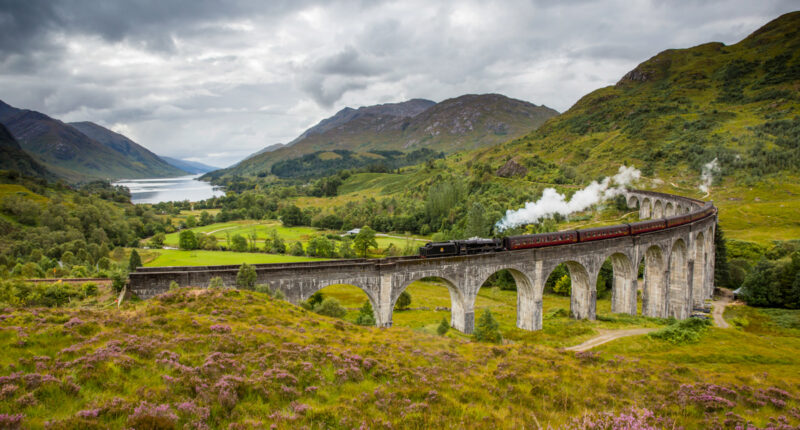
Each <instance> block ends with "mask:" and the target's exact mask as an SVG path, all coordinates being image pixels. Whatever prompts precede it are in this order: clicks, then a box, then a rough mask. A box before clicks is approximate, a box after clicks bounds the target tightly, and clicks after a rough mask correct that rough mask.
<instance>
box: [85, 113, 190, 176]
mask: <svg viewBox="0 0 800 430" xmlns="http://www.w3.org/2000/svg"><path fill="white" fill-rule="evenodd" d="M69 125H71V126H72V127H75V128H77V129H78V131H80V132H81V133H83V134H85V135H87V136H89V137H90V138H92V139H94V140H96V141H98V142H100V143H102V144H103V145H105V146H107V147H108V148H111V149H113V150H114V151H117V152H119V153H120V154H123V155H124V156H126V157H127V158H128V159H129V160H131V161H133V162H134V163H140V164H142V165H144V166H147V167H148V169H149V171H150V172H153V174H154V175H153V176H154V177H167V176H177V175H184V174H186V173H188V172H186V171H184V170H182V169H180V168H178V167H175V166H173V165H172V164H170V163H167V162H166V161H165V160H164V159H162V158H161V157H159V156H158V155H156V154H154V153H152V152H151V151H149V150H148V149H147V148H145V147H143V146H141V145H139V144H138V143H136V142H134V141H133V140H131V139H129V138H127V137H125V136H123V135H121V134H119V133H116V132H113V131H111V130H109V129H107V128H105V127H103V126H100V125H98V124H95V123H93V122H89V121H83V122H71V123H69Z"/></svg>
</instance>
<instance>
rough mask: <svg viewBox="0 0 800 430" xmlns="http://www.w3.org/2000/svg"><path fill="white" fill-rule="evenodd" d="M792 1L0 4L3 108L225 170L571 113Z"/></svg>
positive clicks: (2, 0)
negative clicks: (415, 112) (428, 130)
mask: <svg viewBox="0 0 800 430" xmlns="http://www.w3.org/2000/svg"><path fill="white" fill-rule="evenodd" d="M796 8H797V3H796V2H793V1H788V0H787V1H782V0H776V1H763V2H753V1H750V0H730V1H700V0H685V1H675V2H656V1H653V2H647V1H645V2H630V1H628V0H606V1H591V0H580V1H563V2H553V1H545V0H536V1H527V0H509V1H492V0H488V1H481V2H479V1H470V0H464V1H458V2H450V1H446V2H429V1H427V0H405V1H402V2H396V1H395V2H390V1H367V0H343V1H334V2H324V1H311V0H307V1H306V0H304V1H289V0H271V1H269V2H263V1H256V0H230V1H225V2H219V1H212V0H168V1H165V0H129V1H94V0H0V95H2V98H3V100H5V101H7V102H9V103H11V104H13V105H16V106H19V107H23V108H30V109H36V110H40V111H43V112H45V113H48V114H51V115H54V116H57V117H59V118H60V119H63V120H66V121H81V120H90V121H95V122H98V123H101V124H103V125H107V126H109V127H115V128H116V129H118V130H122V131H124V132H125V133H128V134H130V135H131V137H132V138H134V139H135V140H137V141H139V142H140V143H142V144H144V145H145V146H147V147H149V148H150V149H153V150H156V151H157V152H159V153H163V154H164V155H169V156H178V157H187V156H191V157H193V158H195V159H200V160H205V161H209V162H212V164H229V163H232V162H234V161H236V158H237V157H241V156H245V155H247V154H250V153H252V152H254V151H256V150H258V149H260V148H262V147H264V146H267V145H270V144H273V143H276V142H287V141H291V140H292V139H293V138H294V137H296V136H297V135H298V134H300V132H302V131H303V130H304V129H305V128H307V127H309V126H311V125H313V124H315V123H317V122H318V121H319V120H320V119H322V118H324V117H326V116H329V115H331V114H333V113H334V112H335V111H337V110H339V109H341V108H342V107H344V105H350V106H354V107H355V106H362V105H370V104H374V103H383V102H392V101H402V100H405V99H409V98H413V97H421V98H427V99H432V100H443V99H446V98H450V97H456V96H458V95H461V94H464V93H487V92H498V93H503V94H506V95H508V96H510V97H514V98H519V99H523V100H528V101H531V102H533V103H536V104H546V105H548V106H550V107H553V108H555V109H558V110H560V111H563V110H566V109H567V108H569V106H570V105H571V104H572V103H574V102H575V101H576V100H577V99H578V98H579V97H581V96H582V95H584V94H586V93H588V92H590V91H592V90H594V89H596V88H598V87H602V86H606V85H610V84H613V83H614V82H616V81H617V80H618V79H619V78H620V76H622V75H623V74H624V73H625V72H627V71H629V70H630V69H632V68H634V67H635V66H636V65H637V64H638V63H640V62H642V61H644V60H646V59H647V58H649V57H651V56H653V55H655V54H656V53H658V52H660V51H662V50H664V49H668V48H682V47H689V46H693V45H697V44H700V43H705V42H708V41H712V40H716V41H721V42H724V43H735V42H737V41H738V40H741V39H742V38H744V37H745V36H747V35H748V34H749V33H751V32H752V31H754V30H756V29H757V28H758V27H760V26H761V25H763V24H765V23H766V22H768V21H769V20H771V19H773V18H775V17H777V16H778V15H780V14H782V13H785V12H788V11H791V10H793V9H796Z"/></svg>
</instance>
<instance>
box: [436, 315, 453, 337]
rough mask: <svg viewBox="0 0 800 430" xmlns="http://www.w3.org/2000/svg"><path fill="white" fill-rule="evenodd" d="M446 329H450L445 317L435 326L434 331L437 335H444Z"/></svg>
mask: <svg viewBox="0 0 800 430" xmlns="http://www.w3.org/2000/svg"><path fill="white" fill-rule="evenodd" d="M448 330H450V323H449V322H447V319H445V318H442V322H440V323H439V327H436V333H439V336H444V335H445V333H447V331H448Z"/></svg>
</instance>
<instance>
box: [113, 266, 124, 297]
mask: <svg viewBox="0 0 800 430" xmlns="http://www.w3.org/2000/svg"><path fill="white" fill-rule="evenodd" d="M127 281H128V274H127V273H125V272H123V271H121V270H117V271H115V272H114V273H112V274H111V288H113V289H114V291H115V292H117V293H119V292H120V291H122V289H123V288H125V283H126V282H127Z"/></svg>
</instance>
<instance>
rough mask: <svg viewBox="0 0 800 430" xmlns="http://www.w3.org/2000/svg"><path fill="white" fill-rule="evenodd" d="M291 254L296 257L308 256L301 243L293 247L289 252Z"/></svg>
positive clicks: (296, 243)
mask: <svg viewBox="0 0 800 430" xmlns="http://www.w3.org/2000/svg"><path fill="white" fill-rule="evenodd" d="M289 253H290V254H292V255H294V256H296V257H299V256H301V255H305V254H306V252H305V251H304V250H303V244H302V243H300V242H295V243H294V245H292V249H290V250H289Z"/></svg>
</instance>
